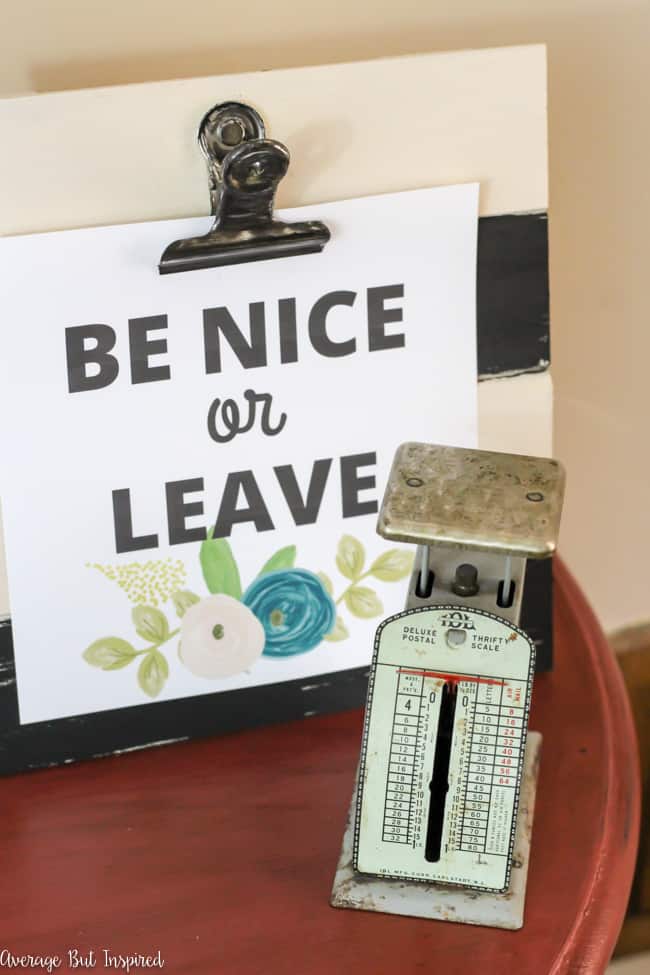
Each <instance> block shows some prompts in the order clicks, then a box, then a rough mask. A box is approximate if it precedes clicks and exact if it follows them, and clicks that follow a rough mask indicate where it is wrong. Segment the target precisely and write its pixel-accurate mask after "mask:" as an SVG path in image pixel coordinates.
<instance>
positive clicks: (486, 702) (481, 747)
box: [460, 678, 501, 853]
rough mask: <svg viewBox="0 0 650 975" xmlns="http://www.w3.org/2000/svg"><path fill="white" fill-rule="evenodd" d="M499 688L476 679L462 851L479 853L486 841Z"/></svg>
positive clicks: (497, 685) (490, 682) (494, 754)
mask: <svg viewBox="0 0 650 975" xmlns="http://www.w3.org/2000/svg"><path fill="white" fill-rule="evenodd" d="M500 697H501V686H500V682H498V681H489V680H488V681H485V680H481V679H480V678H477V689H476V705H475V709H474V721H473V723H472V731H471V740H470V752H469V773H468V776H467V792H466V798H465V808H464V809H463V816H462V824H463V826H462V836H461V846H460V848H461V849H462V850H468V851H471V852H472V853H481V852H483V851H484V850H485V843H486V839H487V825H488V815H489V810H490V793H491V790H492V772H493V769H494V763H495V761H496V749H497V731H498V725H499V703H500Z"/></svg>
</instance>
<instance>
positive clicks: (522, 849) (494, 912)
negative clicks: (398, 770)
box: [330, 731, 542, 930]
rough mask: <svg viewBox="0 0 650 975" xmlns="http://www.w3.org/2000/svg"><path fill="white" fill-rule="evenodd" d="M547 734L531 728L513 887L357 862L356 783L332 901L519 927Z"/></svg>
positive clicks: (338, 904)
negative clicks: (361, 869) (436, 879)
mask: <svg viewBox="0 0 650 975" xmlns="http://www.w3.org/2000/svg"><path fill="white" fill-rule="evenodd" d="M541 744H542V736H541V735H540V734H539V733H538V732H535V731H531V732H529V734H528V741H527V745H526V755H525V760H524V775H523V780H522V788H521V796H520V800H519V816H518V819H517V832H516V836H515V845H514V854H513V861H512V868H513V869H512V874H511V881H510V888H509V889H508V890H507V891H505V893H502V894H491V893H480V892H477V891H473V890H464V889H462V888H460V887H450V886H442V885H436V884H422V883H414V882H411V881H402V880H379V879H377V878H374V877H366V876H364V875H363V874H359V873H356V872H355V871H354V870H353V868H352V848H353V839H354V815H355V809H356V788H355V790H354V794H353V796H352V801H351V803H350V812H349V815H348V823H347V827H346V830H345V835H344V837H343V846H342V848H341V855H340V858H339V863H338V867H337V870H336V876H335V878H334V885H333V887H332V894H331V898H330V903H331V905H332V907H342V908H349V909H351V910H357V911H376V912H378V913H380V914H401V915H405V916H408V917H420V918H428V919H429V920H434V921H453V922H456V923H458V924H476V925H484V926H487V927H491V928H505V929H508V930H518V929H519V928H521V927H522V926H523V922H524V902H525V896H526V877H527V875H528V864H529V860H530V849H531V837H532V830H533V814H534V809H535V793H536V789H537V777H538V772H539V760H540V752H541Z"/></svg>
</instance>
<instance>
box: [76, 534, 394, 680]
mask: <svg viewBox="0 0 650 975" xmlns="http://www.w3.org/2000/svg"><path fill="white" fill-rule="evenodd" d="M198 556H199V564H200V568H201V574H202V576H203V581H204V584H205V587H206V589H207V592H208V594H207V595H206V596H203V597H201V596H199V595H197V593H195V592H192V591H191V590H190V589H187V588H185V587H184V584H185V581H186V579H187V572H186V569H185V566H184V564H183V563H182V562H181V561H180V560H178V559H176V560H172V559H171V558H168V559H162V560H149V561H147V562H141V563H140V562H129V563H126V564H123V565H119V566H111V565H102V564H100V563H98V562H93V563H88V567H89V568H91V569H95V570H97V571H99V572H100V573H101V574H102V575H103V576H105V578H106V579H108V580H110V581H112V582H115V583H117V585H118V586H119V587H120V589H121V590H122V591H123V592H124V594H125V595H126V596H127V597H128V599H129V600H130V601H131V602H132V603H133V604H134V606H133V609H132V610H131V619H132V622H133V626H134V628H135V632H136V635H137V637H139V638H140V639H141V640H142V641H144V646H141V647H136V646H135V645H134V644H133V643H132V642H130V641H129V640H125V639H123V638H122V637H117V636H106V637H100V639H98V640H95V641H94V642H93V643H91V644H90V646H89V647H87V648H86V650H84V652H83V654H82V656H83V658H84V660H85V662H86V663H87V664H89V665H90V666H91V667H96V668H98V669H100V670H103V671H115V670H122V669H123V668H125V667H128V666H129V665H130V664H132V663H134V662H135V661H139V664H138V667H137V680H138V684H139V686H140V689H141V690H142V691H143V692H144V693H145V694H146V695H147V696H148V697H150V698H155V697H158V695H159V694H160V693H161V691H162V690H163V688H164V686H165V684H166V683H167V680H168V678H169V674H170V669H169V661H168V658H167V656H166V653H167V644H169V643H170V642H171V641H172V640H173V639H174V638H176V637H179V640H178V659H179V661H180V663H181V664H182V666H184V667H185V668H186V669H187V670H189V671H190V672H191V673H192V674H193V675H194V676H195V677H198V678H201V679H204V680H219V679H221V678H224V677H231V676H233V675H235V674H238V673H242V672H243V671H245V670H249V669H250V668H251V667H253V666H254V665H255V664H256V662H257V661H258V660H259V659H260V658H261V657H262V656H264V657H267V658H269V659H284V658H287V657H292V656H294V655H296V654H301V653H308V652H309V651H311V650H314V649H315V648H316V647H318V646H321V645H322V643H323V641H325V642H340V641H343V640H347V639H348V638H349V636H350V631H349V629H348V623H347V622H346V619H345V617H344V615H343V613H344V610H345V611H347V612H348V613H349V614H350V615H351V616H352V617H356V618H357V619H361V620H363V619H371V618H372V617H376V616H380V615H381V614H382V613H383V605H382V602H381V599H380V598H379V596H378V595H377V593H376V591H375V590H374V588H371V587H370V586H369V585H367V584H365V585H362V583H364V582H366V583H367V580H370V579H373V580H377V581H379V582H384V583H385V582H396V581H398V580H400V579H404V578H405V577H406V576H407V575H408V574H409V573H410V571H411V568H412V562H413V557H412V555H411V553H410V552H408V551H406V550H403V549H397V548H393V549H389V550H388V551H386V552H383V553H382V554H381V555H379V556H378V557H377V558H376V559H375V560H374V561H373V562H371V563H370V565H369V566H367V560H366V552H365V549H364V547H363V545H362V544H361V542H360V541H359V540H358V539H357V538H354V537H353V536H352V535H343V537H342V538H341V539H340V541H339V543H338V546H337V550H336V558H335V563H336V569H337V570H338V572H339V573H340V575H341V576H343V579H344V584H343V588H342V591H341V592H340V595H339V596H338V597H335V595H334V586H333V583H332V580H331V578H330V576H329V575H327V574H326V573H325V572H318V573H314V572H311V571H310V570H308V569H305V568H302V567H297V566H296V564H295V563H296V556H297V550H296V546H295V545H287V546H285V547H284V548H281V549H278V551H276V552H275V553H274V554H273V555H272V556H271V557H270V558H269V559H268V560H267V561H266V562H265V563H264V565H263V566H262V568H261V569H260V570H259V572H258V573H257V575H256V577H255V578H254V579H253V580H252V581H251V582H250V584H249V585H248V586H247V588H246V589H245V590H244V588H243V587H242V583H241V577H240V573H239V566H238V565H237V561H236V559H235V556H234V554H233V551H232V548H231V546H230V543H229V542H228V540H227V539H225V538H213V537H212V533H211V531H208V537H207V538H206V539H205V541H203V542H202V543H201V545H200V546H199V552H198ZM166 604H171V607H170V609H168V610H167V612H174V613H175V614H176V616H177V617H178V619H179V620H180V625H179V626H177V627H174V628H172V626H171V625H170V623H169V619H168V616H167V615H166V613H165V611H164V610H163V609H161V608H160V607H161V605H163V606H165V605H166Z"/></svg>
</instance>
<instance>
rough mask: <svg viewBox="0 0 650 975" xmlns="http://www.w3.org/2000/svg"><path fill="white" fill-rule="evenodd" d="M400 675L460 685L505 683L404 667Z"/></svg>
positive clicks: (486, 678)
mask: <svg viewBox="0 0 650 975" xmlns="http://www.w3.org/2000/svg"><path fill="white" fill-rule="evenodd" d="M399 673H400V674H413V675H415V676H416V677H440V678H442V680H446V681H449V683H450V684H460V683H462V682H463V681H468V682H469V683H474V684H495V685H496V686H497V687H505V684H506V682H505V681H504V680H496V679H495V678H494V677H473V676H470V675H468V674H445V673H442V672H440V671H438V670H409V669H407V668H406V667H400V669H399Z"/></svg>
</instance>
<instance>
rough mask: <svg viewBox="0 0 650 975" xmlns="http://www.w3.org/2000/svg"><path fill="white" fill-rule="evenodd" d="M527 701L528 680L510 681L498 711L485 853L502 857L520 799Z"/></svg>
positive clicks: (506, 848)
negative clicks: (526, 681)
mask: <svg viewBox="0 0 650 975" xmlns="http://www.w3.org/2000/svg"><path fill="white" fill-rule="evenodd" d="M525 701H526V683H525V681H519V680H507V681H506V682H505V686H504V688H503V695H502V698H501V706H500V708H499V724H498V726H497V748H496V759H495V763H494V771H493V773H492V802H491V805H490V819H489V823H488V837H487V844H486V847H485V849H486V853H496V854H499V855H501V856H507V855H508V853H509V845H510V831H509V828H508V826H509V823H510V822H511V819H512V811H513V808H514V805H515V802H516V798H517V776H518V772H519V768H520V765H521V762H522V758H523V755H522V744H523V739H524V731H525V728H524V719H525V716H526V708H525Z"/></svg>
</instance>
